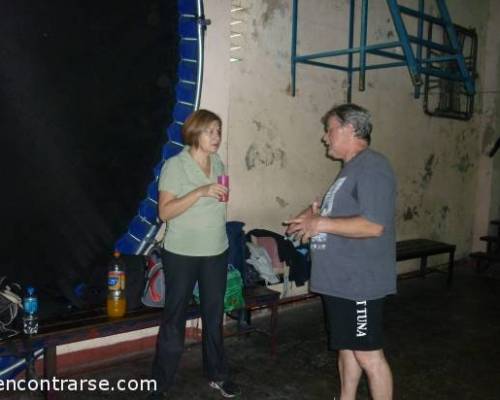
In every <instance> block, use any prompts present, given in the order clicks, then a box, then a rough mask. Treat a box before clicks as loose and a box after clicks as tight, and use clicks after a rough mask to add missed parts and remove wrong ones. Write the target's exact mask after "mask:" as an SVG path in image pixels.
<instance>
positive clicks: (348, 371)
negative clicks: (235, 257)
mask: <svg viewBox="0 0 500 400" xmlns="http://www.w3.org/2000/svg"><path fill="white" fill-rule="evenodd" d="M322 122H323V124H324V128H325V134H324V136H323V139H322V140H323V142H324V143H325V144H326V146H327V148H328V156H329V157H331V158H333V159H337V160H342V161H343V167H342V170H341V171H340V173H339V175H338V176H337V178H336V179H335V181H334V182H333V184H332V186H331V187H330V189H329V190H328V192H327V193H326V195H325V196H324V198H323V202H322V204H321V207H319V205H318V204H317V203H313V205H312V206H311V207H309V208H308V209H306V210H304V211H303V212H302V213H300V214H299V215H298V216H297V217H295V218H294V219H292V220H290V221H287V224H288V229H287V234H291V235H292V234H293V235H295V236H296V237H297V236H298V237H300V238H301V240H302V241H303V242H306V241H308V240H310V247H311V255H312V271H311V290H312V291H313V292H317V293H320V294H321V295H322V297H323V304H324V307H325V313H326V316H327V324H328V325H327V330H328V333H329V346H330V349H334V350H338V351H339V357H338V362H339V372H340V380H341V396H342V398H343V399H344V398H345V399H355V397H356V391H357V386H358V383H359V379H360V377H361V374H362V373H363V372H365V373H366V375H367V377H368V380H369V383H370V391H371V395H372V398H373V399H391V398H392V375H391V370H390V368H389V365H388V364H387V361H386V359H385V356H384V353H383V349H382V310H383V300H384V297H385V296H386V295H388V294H392V293H395V292H396V254H395V247H396V246H395V227H394V214H395V202H396V180H395V177H394V173H393V170H392V168H391V166H390V164H389V162H388V160H387V159H386V158H385V157H384V156H383V155H381V154H379V153H377V152H375V151H373V150H371V149H369V147H368V146H369V144H370V135H371V130H372V124H371V121H370V114H369V113H368V111H367V110H365V109H364V108H362V107H359V106H357V105H354V104H344V105H340V106H337V107H334V108H332V109H331V110H329V111H328V112H327V113H326V114H325V116H324V117H323V118H322Z"/></svg>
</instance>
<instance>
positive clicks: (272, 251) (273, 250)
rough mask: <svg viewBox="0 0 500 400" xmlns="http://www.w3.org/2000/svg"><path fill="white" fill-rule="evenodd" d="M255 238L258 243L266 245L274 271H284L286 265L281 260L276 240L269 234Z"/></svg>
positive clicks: (279, 272) (278, 272)
mask: <svg viewBox="0 0 500 400" xmlns="http://www.w3.org/2000/svg"><path fill="white" fill-rule="evenodd" d="M255 239H256V242H257V244H258V245H259V246H262V247H264V248H265V249H266V251H267V254H269V257H271V261H272V264H273V272H274V273H277V274H281V273H283V270H284V267H285V266H284V265H283V261H280V257H279V253H278V244H277V243H276V240H275V239H274V238H272V237H269V236H261V237H257V238H255Z"/></svg>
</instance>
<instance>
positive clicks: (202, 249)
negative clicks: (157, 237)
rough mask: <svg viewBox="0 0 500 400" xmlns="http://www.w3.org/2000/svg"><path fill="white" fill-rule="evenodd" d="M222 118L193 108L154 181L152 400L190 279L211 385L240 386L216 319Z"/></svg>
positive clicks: (160, 392)
mask: <svg viewBox="0 0 500 400" xmlns="http://www.w3.org/2000/svg"><path fill="white" fill-rule="evenodd" d="M221 126H222V121H221V119H220V117H219V116H218V115H216V114H214V113H213V112H211V111H208V110H198V111H196V112H194V113H193V114H191V115H190V116H189V117H188V118H187V119H186V121H185V123H184V125H183V128H182V134H183V137H184V142H185V144H186V146H185V148H184V149H183V151H182V152H181V153H179V154H178V155H176V156H175V157H172V158H170V159H168V160H167V161H166V162H165V164H164V165H163V168H162V171H161V174H160V180H159V184H158V188H159V193H160V194H159V199H158V213H159V216H160V219H161V220H162V221H166V222H167V232H166V235H165V239H164V242H163V248H164V251H163V263H164V265H165V296H166V297H165V308H164V311H163V315H162V321H161V324H160V331H159V333H158V339H157V345H156V355H155V359H154V361H153V377H154V378H155V379H156V381H157V384H158V385H157V386H158V387H157V392H155V393H154V394H153V397H154V398H167V397H166V393H167V392H168V390H169V389H170V387H171V386H172V384H173V381H174V376H175V373H176V370H177V367H178V364H179V360H180V357H181V355H182V352H183V350H184V334H185V325H186V319H185V314H186V309H187V307H188V304H189V301H190V300H191V296H192V292H193V288H194V285H195V283H196V281H198V285H199V291H200V311H201V319H202V325H203V340H202V345H203V367H204V372H205V375H206V376H207V378H208V379H209V385H210V387H212V388H214V389H218V390H220V392H221V394H222V395H223V396H224V397H234V396H235V395H236V394H237V391H238V388H237V387H236V386H235V385H234V384H233V383H232V382H230V381H229V379H228V371H227V364H226V359H225V356H224V346H223V335H222V322H223V316H224V293H225V289H226V279H227V248H228V239H227V235H226V203H224V202H221V201H220V198H221V197H222V196H223V195H224V194H226V193H227V188H226V187H224V186H222V185H220V184H218V183H217V177H218V176H219V175H223V174H224V164H223V163H222V161H221V159H220V157H219V156H218V154H217V150H218V149H219V146H220V143H221Z"/></svg>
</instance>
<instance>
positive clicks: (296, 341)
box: [12, 266, 500, 400]
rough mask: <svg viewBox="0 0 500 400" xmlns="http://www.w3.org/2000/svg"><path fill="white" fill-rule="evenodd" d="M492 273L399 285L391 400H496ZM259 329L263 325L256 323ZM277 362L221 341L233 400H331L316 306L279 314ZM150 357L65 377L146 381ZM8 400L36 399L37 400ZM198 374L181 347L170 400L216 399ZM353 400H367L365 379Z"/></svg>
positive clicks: (333, 375)
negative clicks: (449, 282) (235, 391)
mask: <svg viewBox="0 0 500 400" xmlns="http://www.w3.org/2000/svg"><path fill="white" fill-rule="evenodd" d="M497 271H500V269H499V268H497V269H496V271H493V272H495V275H496V276H493V277H490V278H489V279H486V278H485V277H483V276H477V275H475V273H474V272H473V271H472V269H471V268H470V267H467V266H460V267H458V268H457V269H456V274H455V281H454V285H453V287H452V288H451V289H450V290H446V288H445V284H444V282H445V276H444V275H442V274H430V275H428V276H427V278H425V279H419V278H415V279H406V280H401V281H399V293H398V295H397V296H393V297H391V298H390V299H389V300H388V301H387V304H386V308H385V321H386V323H385V331H386V343H387V345H386V350H385V351H386V355H387V358H388V360H389V363H390V364H391V367H392V370H393V374H394V382H395V398H396V399H408V400H410V399H411V400H413V399H414V400H421V399H432V400H439V399H443V400H445V399H446V400H450V399H454V400H455V399H457V400H461V399H481V400H487V399H491V400H493V399H495V400H497V399H500V302H499V294H500V286H499V282H500V280H499V278H500V273H499V272H497ZM256 323H258V324H265V323H267V318H261V319H259V320H258V321H256ZM278 330H279V333H278V336H279V346H278V356H277V358H276V359H272V358H271V357H270V354H269V350H270V347H269V339H268V338H267V337H266V336H263V335H259V334H252V335H250V336H248V337H245V336H240V337H230V338H227V339H226V351H227V355H228V359H229V364H230V366H231V370H232V374H233V377H234V381H235V382H237V383H238V384H239V385H241V388H242V395H241V396H240V398H241V399H248V400H260V399H267V400H285V399H286V400H307V399H311V400H316V399H318V400H319V399H322V400H323V399H330V400H333V399H334V398H335V397H336V398H337V399H338V390H339V380H338V376H337V371H336V355H335V354H334V353H332V352H328V351H327V347H326V337H325V331H324V324H323V314H322V307H321V303H320V301H319V299H313V300H309V301H307V302H304V303H301V304H300V305H294V306H291V307H285V308H283V309H280V316H279V322H278ZM151 357H152V355H151V354H147V355H144V357H142V358H140V359H135V360H129V361H124V362H120V363H117V364H115V365H113V366H111V367H108V368H106V369H101V370H99V371H96V372H94V373H89V374H85V375H80V376H78V377H74V378H107V379H109V380H110V381H111V382H116V380H118V379H122V378H125V379H132V378H135V379H137V378H139V379H140V378H148V377H149V370H150V364H151ZM59 396H60V398H62V399H77V400H78V399H82V400H83V399H86V400H87V399H89V400H90V399H96V400H97V399H144V398H145V397H146V394H145V393H144V392H142V393H140V392H126V393H121V394H120V393H117V392H107V393H104V392H101V393H97V392H96V393H89V392H84V393H60V394H59ZM12 398H18V399H19V398H21V399H22V398H26V399H28V398H29V399H39V398H41V396H40V394H34V393H31V394H30V395H28V394H23V395H19V394H18V395H17V396H16V397H12ZM221 398H222V397H221V396H220V395H219V394H218V393H216V392H214V391H213V390H212V389H209V388H208V386H207V382H206V380H205V379H204V378H203V377H202V371H201V347H200V346H199V345H194V346H191V347H189V348H187V349H186V352H185V355H184V357H183V360H182V365H181V368H180V371H179V376H178V381H177V384H176V386H175V390H174V392H173V393H172V399H177V400H198V399H206V400H209V399H221ZM358 399H361V400H363V399H369V395H368V388H367V384H366V380H365V379H364V378H363V379H362V382H361V384H360V388H359V392H358Z"/></svg>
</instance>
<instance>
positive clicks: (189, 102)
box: [115, 0, 206, 254]
mask: <svg viewBox="0 0 500 400" xmlns="http://www.w3.org/2000/svg"><path fill="white" fill-rule="evenodd" d="M178 10H179V37H180V41H179V53H180V61H179V65H178V68H177V73H178V82H177V85H176V87H175V93H176V103H175V106H174V110H173V122H172V123H171V124H170V126H169V127H168V128H167V142H166V143H165V145H164V146H163V150H162V159H161V160H160V162H159V163H158V164H157V165H156V166H155V168H154V179H153V181H152V182H151V183H150V184H149V186H148V188H147V196H146V198H145V199H144V200H142V201H141V203H140V204H139V210H138V213H137V215H136V216H135V217H134V218H133V219H132V221H131V222H130V223H129V227H128V230H127V232H126V233H125V234H124V235H122V237H120V239H119V240H118V241H117V242H116V244H115V248H116V250H118V251H119V252H121V253H123V254H143V253H144V252H145V251H146V250H147V248H148V245H149V244H150V243H151V242H152V240H153V239H154V237H155V235H156V233H157V232H158V229H159V227H160V225H161V224H160V221H159V219H158V178H159V175H160V172H161V168H162V166H163V163H164V161H165V160H167V159H168V158H170V157H172V156H174V155H176V154H178V153H179V152H180V151H181V150H182V148H183V143H182V125H183V124H184V121H185V119H186V118H187V116H188V115H189V114H191V113H192V112H193V111H195V110H197V109H198V108H199V103H200V97H201V86H202V81H203V47H204V46H203V40H204V31H205V28H206V20H205V16H204V12H203V1H202V0H178Z"/></svg>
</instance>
